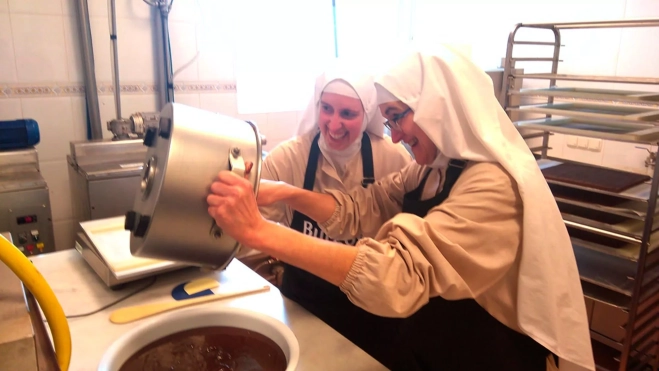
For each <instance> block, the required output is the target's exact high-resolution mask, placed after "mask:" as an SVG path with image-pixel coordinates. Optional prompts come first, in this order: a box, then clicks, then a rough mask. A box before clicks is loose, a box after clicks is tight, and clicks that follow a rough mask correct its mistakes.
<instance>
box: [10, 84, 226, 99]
mask: <svg viewBox="0 0 659 371" xmlns="http://www.w3.org/2000/svg"><path fill="white" fill-rule="evenodd" d="M97 91H98V95H99V96H100V95H113V93H114V86H113V85H112V83H111V82H100V83H97ZM235 92H236V84H235V83H234V82H220V81H199V82H177V83H175V84H174V93H183V94H185V93H235ZM155 93H156V86H155V85H154V84H153V83H151V82H141V83H139V82H138V83H127V84H126V83H122V84H121V94H122V96H123V94H128V95H129V94H155ZM84 94H85V86H84V85H83V84H82V83H76V84H72V83H47V82H46V83H33V84H18V83H16V84H2V83H0V99H2V98H34V97H71V96H83V95H84Z"/></svg>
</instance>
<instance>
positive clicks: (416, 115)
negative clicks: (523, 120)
mask: <svg viewBox="0 0 659 371" xmlns="http://www.w3.org/2000/svg"><path fill="white" fill-rule="evenodd" d="M376 88H377V93H378V103H379V108H380V111H381V113H382V114H383V116H384V117H385V119H387V120H388V121H387V122H386V125H388V126H389V127H390V128H391V130H392V138H393V140H394V142H399V141H404V142H406V143H407V144H409V146H410V147H411V149H412V151H413V153H414V157H415V163H412V164H410V165H409V166H407V167H405V168H404V169H403V170H401V171H400V172H398V173H395V174H392V175H390V176H388V177H386V178H385V179H382V180H380V181H377V182H376V183H375V184H372V185H371V186H369V187H368V188H354V189H351V190H349V191H347V192H342V191H335V190H326V191H325V192H322V193H321V192H311V191H307V190H304V189H300V188H296V187H293V186H291V185H287V184H284V183H276V182H267V181H264V182H262V185H261V189H260V191H259V195H258V203H257V199H256V198H255V197H254V193H253V191H252V187H251V185H250V183H249V182H248V181H246V180H245V179H242V178H240V177H238V176H237V175H235V174H232V173H230V172H222V173H220V174H219V175H218V178H217V180H216V181H215V182H214V183H213V185H212V186H211V194H210V195H209V196H208V198H207V201H208V204H209V213H210V215H211V216H212V217H213V218H214V219H215V220H216V222H217V224H218V225H219V226H220V227H222V228H223V229H224V230H225V231H226V232H227V233H229V234H230V235H231V236H233V237H234V238H236V239H237V240H238V241H240V242H241V243H243V244H245V245H246V246H249V247H251V248H254V249H257V250H259V251H263V252H264V253H267V254H270V255H272V256H275V257H277V258H279V259H281V260H282V261H285V262H287V263H288V264H290V265H293V266H296V267H300V268H303V269H305V270H307V271H309V272H312V273H313V274H315V275H317V276H318V277H321V278H323V279H324V280H326V281H328V282H330V283H332V284H334V285H336V286H337V287H339V288H340V289H341V291H342V292H343V293H344V294H345V295H346V297H348V298H349V300H350V301H351V302H352V303H354V304H355V305H357V306H359V307H361V308H363V309H364V310H366V311H368V312H370V313H373V314H376V315H378V316H383V317H390V318H396V319H399V320H398V321H396V322H392V323H391V327H392V329H391V333H396V334H397V339H399V340H392V339H391V338H383V339H380V341H379V344H378V346H379V347H381V348H382V349H386V350H388V351H390V352H395V353H396V354H397V358H396V359H394V360H393V362H392V363H389V364H385V365H387V366H388V367H390V368H392V369H398V370H452V371H454V370H506V371H517V370H519V371H540V370H543V371H544V370H561V371H577V370H579V371H583V370H594V369H595V366H594V361H593V354H592V348H591V343H590V334H589V329H588V321H587V316H586V308H585V303H584V298H583V292H582V289H581V284H580V280H579V274H578V271H577V265H576V261H575V258H574V253H573V251H572V246H571V242H570V239H569V236H568V234H567V230H566V228H565V224H564V222H563V220H562V218H561V215H560V212H559V210H558V207H557V206H556V202H555V200H554V198H553V196H552V194H551V192H550V190H549V187H548V186H547V183H546V181H545V180H544V177H543V176H542V173H541V172H540V169H539V168H538V165H537V163H536V161H535V158H534V157H533V155H532V154H531V152H530V151H529V149H528V146H527V145H526V143H525V142H524V140H523V139H522V137H521V136H520V134H519V133H518V132H517V130H516V128H515V127H514V126H513V124H512V123H511V121H510V119H509V118H508V117H507V116H506V114H505V112H504V111H503V110H502V108H501V107H500V105H499V103H498V102H497V100H496V98H495V96H494V92H493V87H492V81H491V80H490V78H489V77H488V76H487V75H486V74H485V73H484V72H483V71H482V70H481V69H480V68H478V67H477V66H476V65H474V64H473V63H472V62H471V61H469V60H468V59H466V58H464V57H462V56H461V55H459V54H457V53H454V52H452V51H451V50H449V49H446V48H437V49H436V50H433V51H430V52H419V51H416V52H411V53H408V54H406V55H405V57H403V58H402V59H400V60H398V61H396V63H394V65H393V66H392V67H391V68H389V69H388V70H387V71H386V72H385V73H384V74H383V75H381V76H379V77H378V78H377V79H376ZM274 202H284V203H286V204H287V205H289V206H291V207H292V208H293V209H295V210H298V211H300V212H302V213H304V214H305V215H308V216H309V217H311V218H313V219H314V220H315V221H316V222H317V223H318V224H319V226H320V227H321V228H322V229H323V231H324V232H325V233H326V234H327V235H328V236H331V237H333V238H337V239H341V238H352V237H354V236H358V235H360V234H363V235H369V234H374V236H375V237H373V238H362V239H360V240H359V242H358V243H357V244H356V248H355V247H348V246H346V245H342V244H337V243H334V242H331V241H323V240H318V239H314V238H311V237H308V236H305V235H303V234H301V233H297V232H295V231H292V230H290V229H287V228H282V227H281V226H278V225H276V224H274V223H271V222H269V221H267V220H266V219H264V218H263V217H262V216H261V215H260V213H259V211H258V205H267V204H271V203H274ZM255 225H256V226H257V227H254V226H255ZM355 326H359V324H355ZM361 330H362V331H368V328H367V327H362V328H361ZM401 344H402V346H400V345H401Z"/></svg>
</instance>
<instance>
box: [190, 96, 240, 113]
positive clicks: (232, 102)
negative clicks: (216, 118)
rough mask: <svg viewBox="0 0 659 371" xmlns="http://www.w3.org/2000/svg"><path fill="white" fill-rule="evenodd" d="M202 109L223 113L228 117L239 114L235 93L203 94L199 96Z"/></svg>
mask: <svg viewBox="0 0 659 371" xmlns="http://www.w3.org/2000/svg"><path fill="white" fill-rule="evenodd" d="M199 105H200V108H201V109H205V110H209V111H213V112H218V113H222V114H225V115H228V116H235V115H237V114H238V105H237V104H236V94H235V93H219V94H201V95H200V96H199Z"/></svg>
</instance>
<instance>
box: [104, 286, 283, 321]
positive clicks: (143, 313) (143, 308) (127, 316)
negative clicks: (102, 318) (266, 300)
mask: <svg viewBox="0 0 659 371" xmlns="http://www.w3.org/2000/svg"><path fill="white" fill-rule="evenodd" d="M266 291H270V286H263V287H260V288H258V289H253V290H241V291H236V292H228V293H224V294H215V295H208V296H202V297H198V298H194V299H186V300H181V301H173V302H169V301H168V302H165V303H154V304H144V305H135V306H132V307H126V308H121V309H117V310H115V311H114V312H112V314H110V322H112V323H117V324H121V323H128V322H133V321H137V320H138V319H142V318H146V317H149V316H153V315H155V314H159V313H163V312H167V311H170V310H172V309H177V308H182V307H187V306H190V305H195V304H201V303H208V302H211V301H215V300H222V299H230V298H236V297H239V296H244V295H250V294H256V293H259V292H266Z"/></svg>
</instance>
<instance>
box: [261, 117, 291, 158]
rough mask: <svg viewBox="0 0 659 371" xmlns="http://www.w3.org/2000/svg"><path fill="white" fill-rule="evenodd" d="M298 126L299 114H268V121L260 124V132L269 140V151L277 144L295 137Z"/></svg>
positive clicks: (267, 147) (267, 148) (267, 146)
mask: <svg viewBox="0 0 659 371" xmlns="http://www.w3.org/2000/svg"><path fill="white" fill-rule="evenodd" d="M297 124H298V121H297V112H274V113H268V114H267V117H266V121H265V122H264V123H259V131H260V132H262V133H263V135H265V136H266V138H267V139H268V142H267V144H266V145H265V147H266V150H268V151H269V150H271V149H272V148H274V146H276V145H277V143H279V142H283V141H284V140H286V139H288V138H291V137H293V136H295V132H296V130H297Z"/></svg>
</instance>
